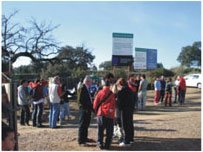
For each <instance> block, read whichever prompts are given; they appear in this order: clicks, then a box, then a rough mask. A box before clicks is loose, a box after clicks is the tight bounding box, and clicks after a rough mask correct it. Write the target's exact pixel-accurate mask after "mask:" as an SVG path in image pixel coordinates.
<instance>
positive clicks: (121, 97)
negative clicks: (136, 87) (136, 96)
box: [117, 78, 134, 146]
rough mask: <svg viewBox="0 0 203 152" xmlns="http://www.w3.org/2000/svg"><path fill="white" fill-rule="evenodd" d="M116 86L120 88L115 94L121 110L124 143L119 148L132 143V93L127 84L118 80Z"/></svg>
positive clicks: (121, 79) (122, 80)
mask: <svg viewBox="0 0 203 152" xmlns="http://www.w3.org/2000/svg"><path fill="white" fill-rule="evenodd" d="M118 84H119V85H120V86H121V87H122V89H121V90H120V91H118V94H117V102H118V106H119V109H120V110H121V120H122V126H123V128H124V132H125V138H124V141H123V142H121V143H120V146H125V145H126V144H130V143H133V141H134V140H133V137H134V126H133V110H134V102H133V92H132V91H131V90H130V88H129V87H128V85H127V82H126V81H125V80H124V79H123V78H120V79H119V80H118Z"/></svg>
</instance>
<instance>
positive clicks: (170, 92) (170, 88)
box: [164, 78, 173, 107]
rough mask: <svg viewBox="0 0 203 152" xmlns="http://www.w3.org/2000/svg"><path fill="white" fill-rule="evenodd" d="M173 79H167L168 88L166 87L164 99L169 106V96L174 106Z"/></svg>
mask: <svg viewBox="0 0 203 152" xmlns="http://www.w3.org/2000/svg"><path fill="white" fill-rule="evenodd" d="M171 81H172V79H171V78H168V79H167V83H166V88H165V91H166V93H165V100H164V105H165V106H167V103H168V98H169V106H170V107H171V106H172V101H171V98H172V85H173V84H172V82H171Z"/></svg>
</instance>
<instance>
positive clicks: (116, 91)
mask: <svg viewBox="0 0 203 152" xmlns="http://www.w3.org/2000/svg"><path fill="white" fill-rule="evenodd" d="M147 84H148V83H147V80H146V78H145V75H141V76H137V77H136V79H135V78H134V75H131V76H130V77H129V80H128V81H126V80H125V79H124V78H119V79H117V80H115V78H114V75H113V74H111V73H108V74H107V75H106V76H105V77H104V78H103V80H102V85H101V86H97V87H96V88H98V89H97V91H95V93H94V95H93V96H92V94H91V93H90V90H91V88H92V79H91V78H90V77H88V76H87V77H85V79H84V81H83V84H82V85H81V86H80V87H78V95H77V97H78V98H77V101H78V103H79V113H80V116H79V131H78V144H79V145H80V146H86V145H87V142H89V139H88V127H89V125H90V120H91V114H92V113H96V115H97V123H98V132H97V146H98V147H99V148H100V149H109V148H110V145H111V141H112V138H113V137H118V139H119V145H120V146H127V145H130V144H132V143H134V125H133V112H134V111H135V110H145V105H146V95H147ZM94 85H95V84H94ZM104 130H106V139H105V141H104V139H103V138H104Z"/></svg>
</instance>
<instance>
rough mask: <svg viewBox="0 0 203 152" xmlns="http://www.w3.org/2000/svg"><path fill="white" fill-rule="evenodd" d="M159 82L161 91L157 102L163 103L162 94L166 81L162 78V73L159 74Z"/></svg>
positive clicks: (163, 93)
mask: <svg viewBox="0 0 203 152" xmlns="http://www.w3.org/2000/svg"><path fill="white" fill-rule="evenodd" d="M160 82H161V92H160V100H159V102H160V103H163V100H164V96H165V88H166V81H165V79H164V75H162V76H161V79H160Z"/></svg>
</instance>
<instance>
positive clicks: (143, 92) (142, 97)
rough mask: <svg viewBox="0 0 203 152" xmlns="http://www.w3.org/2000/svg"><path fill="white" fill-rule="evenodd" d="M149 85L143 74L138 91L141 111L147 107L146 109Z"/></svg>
mask: <svg viewBox="0 0 203 152" xmlns="http://www.w3.org/2000/svg"><path fill="white" fill-rule="evenodd" d="M147 85H148V82H147V80H146V77H145V75H144V74H143V75H141V81H140V86H139V90H138V98H139V107H140V110H145V107H146V97H147Z"/></svg>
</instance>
